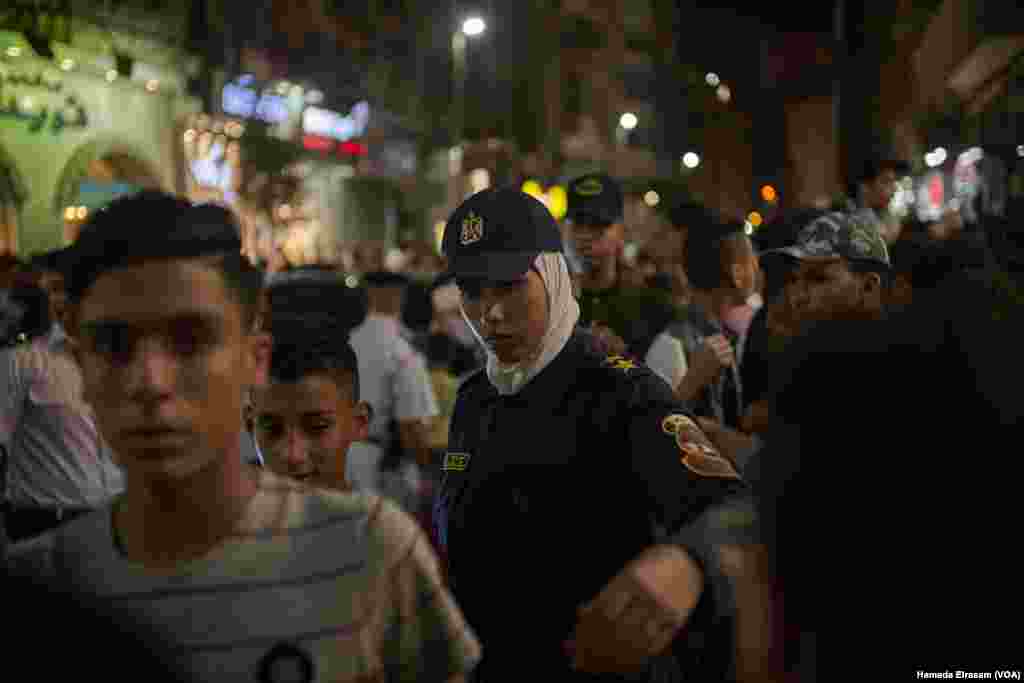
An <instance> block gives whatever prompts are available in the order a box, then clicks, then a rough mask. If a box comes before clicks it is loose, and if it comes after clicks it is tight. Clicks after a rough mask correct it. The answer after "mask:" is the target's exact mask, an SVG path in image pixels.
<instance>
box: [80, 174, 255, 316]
mask: <svg viewBox="0 0 1024 683" xmlns="http://www.w3.org/2000/svg"><path fill="white" fill-rule="evenodd" d="M241 249H242V242H241V229H240V228H239V226H238V223H237V221H236V220H235V217H234V215H233V214H232V213H231V212H230V211H229V210H228V209H226V208H224V207H222V206H218V205H215V204H192V203H191V202H189V201H187V200H185V199H181V198H179V197H175V196H173V195H170V194H167V193H164V192H158V191H151V190H147V191H143V192H139V193H137V194H133V195H129V196H127V197H122V198H120V199H117V200H115V201H113V202H111V203H110V204H109V205H107V206H106V207H105V208H103V209H101V210H99V211H97V212H96V213H94V214H93V215H92V217H91V218H90V219H89V221H88V222H87V223H86V224H85V226H83V228H82V232H81V234H80V235H79V238H78V241H77V242H75V244H74V245H72V246H71V247H69V248H68V249H67V250H66V251H65V253H64V254H63V255H62V257H61V259H60V260H61V261H62V264H61V265H62V270H63V272H64V276H65V280H66V283H67V289H68V294H69V295H70V296H71V298H72V299H78V298H80V297H81V295H82V294H84V293H85V291H86V290H87V289H88V288H89V287H90V286H92V283H93V282H95V281H96V279H97V278H98V277H99V276H100V275H102V274H103V273H104V272H107V271H109V270H112V269H114V268H119V267H123V266H127V265H131V264H134V263H139V262H142V261H149V260H167V259H187V258H198V257H202V256H209V255H214V254H224V253H232V252H233V253H239V252H241Z"/></svg>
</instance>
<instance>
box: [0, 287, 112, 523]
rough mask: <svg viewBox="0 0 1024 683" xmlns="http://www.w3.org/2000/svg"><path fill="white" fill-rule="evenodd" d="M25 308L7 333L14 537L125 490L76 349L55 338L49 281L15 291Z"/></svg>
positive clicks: (3, 357) (1, 373) (1, 416)
mask: <svg viewBox="0 0 1024 683" xmlns="http://www.w3.org/2000/svg"><path fill="white" fill-rule="evenodd" d="M12 309H13V310H14V311H15V312H16V314H17V315H18V318H17V322H15V323H13V324H11V325H9V326H8V327H7V335H6V338H4V339H3V340H0V344H2V346H0V446H2V447H3V452H4V453H5V454H6V462H5V463H3V465H0V470H3V471H4V474H5V479H4V480H3V481H2V482H0V484H2V486H0V491H2V492H3V501H2V502H3V506H4V521H5V525H6V535H7V538H8V539H9V540H10V542H12V543H18V542H20V541H25V540H27V539H30V538H32V537H34V536H38V535H40V534H42V533H45V532H47V531H50V530H51V529H54V528H56V527H58V526H60V525H62V524H65V523H67V522H70V521H71V520H73V519H75V518H76V517H78V516H80V515H82V514H85V513H86V512H89V511H90V510H93V509H96V508H99V507H102V506H103V505H104V504H106V503H107V502H109V501H110V500H111V499H113V498H114V497H115V496H116V495H118V494H119V493H120V492H121V491H123V489H124V478H123V474H122V472H121V469H120V467H119V466H118V465H117V464H116V463H115V459H114V456H113V453H112V452H111V450H110V448H109V446H108V445H107V443H106V441H105V440H104V439H103V437H102V436H101V435H100V433H99V431H98V428H97V425H96V421H95V417H94V414H93V411H92V408H91V407H90V406H89V405H88V403H87V402H86V398H85V395H84V393H83V392H84V388H83V385H82V374H81V370H80V369H79V366H78V363H77V361H76V360H75V358H74V356H73V355H72V353H71V351H70V350H69V349H67V348H65V347H64V346H63V345H62V344H61V345H55V344H54V342H53V341H52V331H53V319H52V317H51V316H52V313H53V307H52V306H51V304H50V302H49V297H48V295H47V293H46V291H45V290H44V289H42V288H41V287H32V286H29V285H19V286H16V287H14V288H12V289H11V290H8V310H12Z"/></svg>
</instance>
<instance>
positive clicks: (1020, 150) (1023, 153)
mask: <svg viewBox="0 0 1024 683" xmlns="http://www.w3.org/2000/svg"><path fill="white" fill-rule="evenodd" d="M1017 156H1019V157H1024V145H1017Z"/></svg>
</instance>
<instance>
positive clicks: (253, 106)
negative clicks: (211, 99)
mask: <svg viewBox="0 0 1024 683" xmlns="http://www.w3.org/2000/svg"><path fill="white" fill-rule="evenodd" d="M239 80H242V79H239ZM245 82H246V83H249V82H250V81H249V80H248V79H245ZM221 108H222V109H223V110H224V113H225V114H230V115H231V116H238V117H241V118H244V119H259V120H260V121H264V122H266V123H270V124H278V123H284V122H285V121H287V120H288V114H289V109H288V102H287V101H286V100H285V98H283V97H280V96H278V95H272V94H270V93H262V94H261V93H260V92H258V91H257V90H255V89H253V88H250V87H245V86H243V85H240V84H237V83H228V84H227V85H225V86H224V91H223V93H222V97H221Z"/></svg>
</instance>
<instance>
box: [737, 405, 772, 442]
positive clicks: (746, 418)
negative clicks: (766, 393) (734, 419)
mask: <svg viewBox="0 0 1024 683" xmlns="http://www.w3.org/2000/svg"><path fill="white" fill-rule="evenodd" d="M770 414H771V406H770V405H769V403H768V401H763V400H762V401H754V402H753V403H751V404H750V405H749V406H747V412H745V413H744V414H743V418H742V419H741V420H740V427H741V428H742V429H743V431H744V432H746V433H747V434H762V433H764V432H766V431H768V423H769V416H770Z"/></svg>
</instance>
